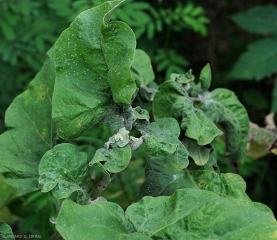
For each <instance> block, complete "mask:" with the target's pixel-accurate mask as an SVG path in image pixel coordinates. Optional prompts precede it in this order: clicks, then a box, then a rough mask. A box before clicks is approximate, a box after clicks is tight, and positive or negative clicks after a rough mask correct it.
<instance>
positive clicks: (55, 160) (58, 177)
mask: <svg viewBox="0 0 277 240" xmlns="http://www.w3.org/2000/svg"><path fill="white" fill-rule="evenodd" d="M39 175H40V178H39V185H40V187H41V191H42V192H49V191H51V190H52V193H53V195H54V197H55V198H58V199H62V198H67V197H69V196H70V195H71V194H72V193H73V192H75V191H78V194H79V196H78V201H79V202H84V201H85V200H87V198H88V194H87V185H88V182H89V168H88V159H87V154H86V153H84V152H78V151H77V149H76V147H75V146H74V145H72V144H69V143H63V144H59V145H57V146H55V147H54V148H53V149H51V150H49V151H48V152H46V153H45V154H44V156H43V157H42V159H41V162H40V164H39Z"/></svg>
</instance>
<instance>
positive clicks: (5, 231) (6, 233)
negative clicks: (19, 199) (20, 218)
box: [0, 221, 14, 240]
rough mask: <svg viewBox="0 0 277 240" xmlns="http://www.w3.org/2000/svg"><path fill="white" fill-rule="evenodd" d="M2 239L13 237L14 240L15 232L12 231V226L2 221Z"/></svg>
mask: <svg viewBox="0 0 277 240" xmlns="http://www.w3.org/2000/svg"><path fill="white" fill-rule="evenodd" d="M0 239H12V240H14V234H13V232H12V228H11V227H10V226H9V225H8V224H6V223H4V222H1V221H0Z"/></svg>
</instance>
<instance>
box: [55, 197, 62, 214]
mask: <svg viewBox="0 0 277 240" xmlns="http://www.w3.org/2000/svg"><path fill="white" fill-rule="evenodd" d="M60 209H61V200H60V199H56V214H57V216H58V215H59V212H60Z"/></svg>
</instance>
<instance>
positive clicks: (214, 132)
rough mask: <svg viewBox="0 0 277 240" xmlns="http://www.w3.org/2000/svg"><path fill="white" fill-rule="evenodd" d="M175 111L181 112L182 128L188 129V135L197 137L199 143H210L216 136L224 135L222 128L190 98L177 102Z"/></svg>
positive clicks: (193, 137)
mask: <svg viewBox="0 0 277 240" xmlns="http://www.w3.org/2000/svg"><path fill="white" fill-rule="evenodd" d="M173 111H174V112H178V114H179V112H180V113H181V115H182V123H181V128H182V129H184V130H185V131H186V132H185V135H186V136H187V137H189V138H192V139H195V140H196V141H197V143H198V144H199V145H207V144H210V143H211V142H212V141H213V140H214V139H215V138H216V137H218V136H220V135H222V132H221V130H220V129H219V128H218V127H217V126H216V125H215V124H214V123H213V122H212V121H211V120H210V119H209V118H208V117H207V116H206V115H205V114H204V112H203V111H202V110H201V109H197V108H195V107H194V106H193V102H192V101H191V100H189V99H188V98H182V100H181V101H178V102H176V103H175V104H174V106H173Z"/></svg>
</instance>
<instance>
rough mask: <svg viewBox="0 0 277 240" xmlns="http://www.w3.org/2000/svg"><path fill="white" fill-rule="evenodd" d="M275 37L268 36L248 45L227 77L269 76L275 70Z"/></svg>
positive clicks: (260, 77)
mask: <svg viewBox="0 0 277 240" xmlns="http://www.w3.org/2000/svg"><path fill="white" fill-rule="evenodd" d="M275 62H277V39H276V38H268V39H263V40H259V41H256V42H254V43H252V44H250V45H248V49H247V51H246V52H244V53H243V54H242V55H241V56H240V58H239V59H238V60H237V62H236V63H235V65H234V67H233V68H232V70H231V72H230V74H229V77H230V78H234V79H246V80H252V79H255V80H256V81H259V80H261V79H263V78H265V77H270V76H271V75H272V74H273V73H275V72H276V71H277V67H276V64H275Z"/></svg>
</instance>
